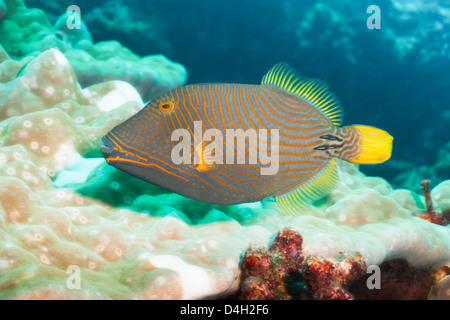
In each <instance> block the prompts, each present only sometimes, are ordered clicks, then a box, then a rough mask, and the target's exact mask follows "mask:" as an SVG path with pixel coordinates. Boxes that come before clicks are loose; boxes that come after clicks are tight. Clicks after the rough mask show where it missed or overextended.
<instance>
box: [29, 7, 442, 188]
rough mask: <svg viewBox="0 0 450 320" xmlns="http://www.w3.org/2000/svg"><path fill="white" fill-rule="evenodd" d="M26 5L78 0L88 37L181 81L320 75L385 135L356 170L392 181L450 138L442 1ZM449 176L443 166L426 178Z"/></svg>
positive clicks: (427, 160)
mask: <svg viewBox="0 0 450 320" xmlns="http://www.w3.org/2000/svg"><path fill="white" fill-rule="evenodd" d="M27 4H28V6H30V7H39V8H41V9H44V10H45V11H46V13H47V14H48V15H49V17H50V18H52V17H53V18H54V19H56V18H57V17H58V16H59V15H61V13H63V12H64V11H65V8H66V7H67V6H68V5H72V4H75V5H78V6H79V7H80V8H81V17H82V19H83V20H84V21H85V22H86V24H87V26H88V28H89V30H90V32H91V34H92V36H93V38H94V41H95V42H99V41H102V40H111V39H114V40H118V41H120V42H121V43H122V44H123V45H125V46H127V47H128V48H130V50H132V51H133V52H135V53H137V54H139V55H141V56H145V55H151V54H164V55H166V56H167V57H168V58H169V59H171V60H173V61H176V62H180V63H182V64H183V65H184V66H185V67H186V68H187V71H188V83H198V82H239V83H258V82H259V81H260V79H261V77H262V76H263V75H264V73H265V72H266V71H267V70H268V69H269V68H270V67H272V66H273V65H274V64H275V63H277V62H279V61H285V62H287V63H289V64H290V65H292V66H293V67H294V68H295V69H296V70H297V71H298V72H299V73H300V74H302V75H304V76H308V77H313V78H320V79H322V80H324V81H326V82H327V83H328V84H329V85H330V88H331V90H332V91H334V92H335V93H336V94H337V96H338V97H339V98H340V100H341V102H342V104H343V106H344V110H345V120H344V123H345V124H353V123H361V124H368V125H373V126H377V127H380V128H382V129H385V130H387V131H389V132H390V133H391V134H392V135H393V136H394V138H395V140H394V150H393V156H392V160H391V161H388V162H387V163H386V164H383V165H377V166H373V167H372V166H371V167H368V166H363V168H362V170H363V171H364V172H366V173H369V174H374V175H379V176H382V177H384V178H386V179H388V180H390V181H391V182H392V181H394V180H395V177H396V176H397V175H399V174H401V173H402V170H406V169H408V170H411V169H412V170H414V169H415V168H419V167H420V166H425V167H432V166H433V165H434V164H435V162H436V160H437V157H438V153H439V150H440V149H441V148H442V147H443V145H444V144H445V143H447V142H448V141H450V138H449V130H448V129H449V128H450V115H449V116H448V118H447V120H445V119H444V120H443V119H442V118H443V116H444V113H445V111H449V110H450V72H449V70H450V46H449V40H450V1H438V0H435V1H407V0H392V1H387V0H385V1H353V0H346V1H345V0H333V1H300V0H264V1H262V0H227V1H211V0H209V1H206V0H205V1H196V0H193V1H181V0H178V1H177V0H164V1H162V0H160V1H152V0H128V1H95V2H93V1H87V0H85V1H74V0H68V1H66V0H62V1H58V2H48V1H44V0H33V1H27ZM374 4H375V5H378V7H379V8H380V18H381V20H380V27H381V28H380V29H368V27H367V23H366V22H367V19H368V18H369V17H370V16H371V14H368V13H367V12H366V10H367V8H368V6H369V5H374ZM146 24H147V28H145V27H144V26H145V25H146ZM143 25H144V26H143ZM148 26H151V27H150V28H149V27H148ZM149 30H151V31H150V32H149ZM396 163H397V164H398V163H402V165H401V166H400V167H399V166H398V165H395V164H396ZM405 168H406V169H405ZM417 170H419V169H417ZM449 178H450V172H446V171H444V172H443V173H441V175H440V176H438V177H437V178H436V179H437V180H438V181H433V182H434V183H438V182H439V181H440V180H444V179H449ZM436 179H435V180H436ZM396 181H397V182H396V183H397V184H401V183H402V181H401V179H400V180H399V179H397V180H396ZM419 184H420V181H417V186H419ZM400 186H401V185H400ZM409 187H411V186H409Z"/></svg>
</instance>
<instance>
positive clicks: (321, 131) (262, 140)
mask: <svg viewBox="0 0 450 320" xmlns="http://www.w3.org/2000/svg"><path fill="white" fill-rule="evenodd" d="M342 121H343V110H342V107H341V105H340V102H339V100H338V99H337V97H336V96H335V94H334V93H332V92H330V91H328V85H327V84H326V83H324V82H323V81H321V80H317V79H310V78H305V77H302V76H301V75H299V74H298V73H297V72H296V71H295V70H293V69H292V68H291V67H289V66H288V65H287V64H286V63H279V64H277V65H275V66H274V67H273V68H272V69H270V70H269V72H268V73H267V74H266V75H265V76H264V77H263V79H262V83H261V84H260V85H246V84H194V85H187V86H182V87H179V88H177V89H174V90H171V91H168V92H166V93H164V94H162V95H161V96H159V97H157V98H155V99H154V100H152V101H151V102H149V103H148V104H147V105H146V106H145V107H144V108H143V109H142V110H141V111H139V112H138V113H137V114H135V115H134V116H132V117H131V118H130V119H128V120H127V121H125V122H123V123H122V124H120V125H118V126H116V127H115V128H114V129H113V130H111V131H110V132H109V133H108V134H107V135H106V136H105V137H103V143H104V145H102V147H101V150H102V152H103V155H104V156H105V158H106V160H107V162H108V163H109V164H110V165H113V166H115V167H117V168H118V169H120V170H123V171H125V172H127V173H129V174H131V175H133V176H136V177H138V178H140V179H142V180H145V181H147V182H150V183H153V184H155V185H158V186H161V187H163V188H166V189H169V190H171V191H173V192H176V193H178V194H181V195H183V196H186V197H189V198H192V199H196V200H199V201H203V202H207V203H213V204H221V205H231V204H237V203H242V202H252V201H259V200H262V199H264V198H266V197H268V196H275V197H276V201H277V203H278V204H279V205H280V206H281V207H282V208H284V209H285V210H286V211H288V212H290V213H296V212H298V210H299V209H300V208H301V207H302V206H304V205H305V204H307V203H310V202H312V201H314V200H317V199H320V198H322V197H323V196H325V195H326V194H327V193H328V192H329V191H330V190H331V189H332V188H333V187H334V185H335V183H336V181H337V179H338V169H337V165H336V160H335V158H340V159H343V160H346V161H349V162H353V163H367V164H369V163H381V162H383V161H386V160H387V159H389V158H390V156H391V151H392V140H393V138H392V136H390V135H389V134H388V133H387V132H385V131H383V130H381V129H377V128H374V127H370V126H363V125H352V126H344V127H341V124H342Z"/></svg>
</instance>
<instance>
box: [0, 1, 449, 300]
mask: <svg viewBox="0 0 450 320" xmlns="http://www.w3.org/2000/svg"><path fill="white" fill-rule="evenodd" d="M4 3H5V6H2V4H3V2H2V1H0V8H6V10H3V12H6V15H4V17H3V20H2V22H1V24H0V44H2V46H3V47H0V164H1V167H0V298H1V299H200V298H211V297H220V296H224V295H229V294H234V293H236V292H237V290H238V289H239V284H240V282H239V278H240V269H239V264H240V259H241V257H242V254H243V252H245V250H246V249H247V248H249V247H250V248H254V249H252V250H251V251H249V252H248V253H247V254H245V255H244V256H245V257H246V258H245V261H247V262H249V261H251V259H252V257H256V258H257V259H259V257H262V258H263V259H261V260H257V259H256V260H255V261H254V262H255V263H254V264H253V266H252V268H251V270H253V271H251V272H250V271H245V272H246V273H243V277H242V278H243V279H244V278H251V277H254V276H253V275H254V274H257V277H258V278H253V280H257V281H250V280H247V281H246V282H245V283H246V284H245V286H248V287H249V288H250V289H251V290H253V291H252V292H253V293H252V294H254V297H273V298H288V297H298V296H305V295H309V296H310V297H311V298H351V297H350V294H353V292H352V291H351V289H350V291H348V290H349V289H348V287H347V286H348V285H349V283H350V282H351V281H352V279H353V278H355V277H357V276H358V275H359V274H360V272H361V270H362V269H363V267H362V266H363V262H362V260H361V257H363V258H364V261H365V264H366V266H371V265H381V264H382V263H384V262H386V261H389V260H392V259H403V260H405V261H407V262H408V264H409V267H410V268H416V269H420V270H422V269H426V268H429V267H430V268H436V267H439V266H441V267H442V266H443V265H445V264H448V263H449V262H450V250H449V248H450V227H449V226H448V225H447V226H442V225H437V224H434V223H430V222H429V221H426V220H424V219H421V218H418V217H415V216H413V213H414V212H417V211H418V210H423V209H424V208H425V204H426V201H425V198H424V197H423V196H421V195H419V194H416V193H414V192H412V191H410V190H406V189H393V188H392V187H391V186H390V185H389V183H387V182H386V181H385V180H383V179H381V178H377V177H370V176H366V175H364V174H363V173H361V172H360V170H359V168H358V167H357V166H355V165H352V164H349V163H345V162H341V161H339V163H338V166H339V171H340V180H339V182H338V185H337V187H336V189H334V190H333V191H332V192H331V193H330V194H329V195H328V196H327V197H325V198H323V199H321V200H319V201H316V202H315V203H314V206H308V207H305V209H304V210H302V211H301V212H298V215H296V216H286V215H283V214H282V212H280V210H279V209H278V208H277V207H276V204H275V202H274V201H273V200H272V199H267V200H265V201H263V202H257V203H248V204H242V205H237V206H230V207H221V206H212V205H208V204H204V203H199V202H196V201H193V200H189V199H186V198H183V197H181V196H179V195H175V194H173V193H170V192H168V191H166V190H162V189H160V188H158V187H156V186H152V185H149V184H145V183H143V182H142V181H139V180H137V179H134V178H132V177H130V176H128V175H126V174H123V173H121V172H119V171H118V170H116V169H114V168H111V167H108V166H107V165H106V164H105V161H104V159H103V158H101V155H100V152H99V146H100V144H101V141H100V138H101V136H102V135H103V134H104V133H106V132H107V131H109V130H110V129H111V128H112V127H113V126H115V125H116V124H118V123H120V122H122V121H123V120H125V119H126V118H128V117H129V116H130V115H132V114H134V113H135V112H137V111H138V110H139V109H140V108H142V106H143V104H142V99H141V97H140V95H139V93H138V91H137V90H136V89H135V88H134V87H133V86H132V85H130V83H132V84H133V85H134V86H136V87H137V88H138V89H139V88H140V87H141V86H142V88H144V87H145V89H144V91H145V90H150V91H148V92H150V93H147V94H144V93H142V92H141V94H142V95H143V96H146V95H149V96H151V95H153V94H156V92H157V91H158V90H159V89H161V90H162V89H163V88H165V87H167V86H169V87H171V86H175V85H177V84H179V83H180V82H182V81H180V77H181V78H184V76H185V71H184V68H181V67H180V68H177V67H174V70H175V71H174V73H171V72H169V71H168V69H170V68H171V67H170V66H173V64H172V63H169V66H167V65H166V64H165V63H166V60H164V59H162V58H161V59H157V58H156V57H153V58H149V59H150V60H151V61H152V62H151V63H154V64H155V65H154V66H152V67H151V68H149V69H148V70H153V71H142V70H146V68H145V67H142V68H141V67H140V66H141V64H142V63H144V62H145V61H147V60H146V58H143V59H141V58H139V57H137V56H134V55H133V54H131V53H130V52H129V51H127V50H126V49H125V48H123V47H121V46H119V44H117V43H115V44H114V43H103V44H102V43H98V44H92V43H91V42H90V41H89V39H85V37H87V35H86V34H84V35H83V34H81V35H76V36H74V38H71V37H68V38H66V41H67V42H64V40H63V39H62V38H61V37H60V36H58V35H57V34H56V31H55V30H56V29H55V28H54V27H53V26H51V25H50V23H49V22H48V20H46V18H45V16H44V15H43V13H42V12H41V11H40V10H36V9H35V10H30V9H27V8H26V7H25V6H24V5H23V1H21V0H15V1H12V0H5V1H4ZM0 17H1V15H0ZM57 31H58V32H59V34H60V33H61V32H64V31H63V30H61V28H59V29H58V30H57ZM14 37H15V38H14ZM77 37H78V38H77ZM79 37H81V38H82V39H81V40H72V39H79ZM13 38H14V39H15V40H14V39H13ZM13 40H14V41H13ZM72 42H76V43H75V44H73V43H72ZM49 47H51V48H49ZM113 55H119V58H118V60H117V64H113V61H112V59H113V58H112V56H113ZM92 57H95V58H92ZM103 57H104V59H103ZM91 58H92V61H94V62H93V64H92V65H90V66H91V68H90V69H85V70H84V71H82V72H80V71H77V70H83V68H84V67H85V66H88V65H89V61H91V60H89V59H91ZM122 58H123V60H122ZM77 59H80V60H77ZM127 61H130V62H131V65H127V64H126V63H127ZM151 63H150V61H147V62H145V65H150V64H151ZM116 65H117V66H120V67H122V69H120V68H117V69H116V70H118V71H116V72H117V73H118V74H119V73H120V74H119V76H120V78H121V79H122V80H125V79H127V77H128V78H129V79H133V78H134V77H137V78H140V77H141V81H137V82H133V81H132V80H129V83H126V82H124V81H119V80H115V81H107V82H105V77H103V76H102V73H103V72H106V71H104V70H103V69H105V68H107V67H108V68H111V69H114V68H115V67H111V66H116ZM96 66H101V67H99V69H97V67H96ZM128 67H129V68H131V69H132V70H128ZM160 67H161V68H162V69H161V70H165V71H161V72H162V73H164V76H163V75H160V74H159V71H158V72H157V71H155V70H160V69H158V68H160ZM138 69H139V70H140V71H139V72H143V73H142V74H144V76H142V74H138V73H137V72H138V71H136V70H138ZM176 70H178V71H176ZM128 71H129V72H131V74H128V75H127V74H126V72H128ZM166 71H167V72H166ZM89 72H92V74H93V76H92V78H89V77H88V75H89ZM111 72H113V71H111ZM85 74H87V78H85V79H84V80H83V81H85V82H88V81H93V82H95V84H92V85H89V86H87V85H86V84H83V83H81V84H80V79H81V78H83V77H84V76H86V75H85ZM150 74H151V75H152V76H150ZM181 74H182V75H183V76H180V75H181ZM153 76H155V77H153ZM160 76H161V77H160ZM86 79H91V80H86ZM155 79H157V80H155ZM164 79H166V80H164ZM182 80H183V79H182ZM158 88H159V89H158ZM152 90H155V91H152ZM449 188H450V181H449V180H447V181H444V182H442V183H439V184H438V185H437V186H435V187H434V188H433V189H432V190H431V191H430V196H431V199H432V200H433V208H434V210H441V211H442V212H446V210H449V208H450V191H449ZM280 230H284V231H282V232H281V233H279V231H280ZM277 233H279V236H278V237H276V238H275V240H273V241H271V239H272V236H273V235H274V234H277ZM299 235H301V237H300V236H299ZM269 243H271V244H270V249H268V250H265V249H257V248H267V247H269V245H268V244H269ZM341 252H359V254H360V255H356V254H355V255H352V256H351V257H349V256H343V255H340V253H341ZM308 257H309V258H308ZM270 259H273V260H272V261H270ZM304 259H306V260H305V261H306V262H308V264H306V262H305V261H303V260H304ZM264 261H265V262H264ZM302 261H303V262H302ZM242 263H244V262H242ZM275 264H276V268H275V267H274V265H275ZM300 264H301V266H300ZM267 265H269V266H272V267H274V268H272V269H271V270H282V271H281V272H279V271H276V273H273V272H274V271H271V272H272V273H271V274H270V276H271V278H272V279H273V278H276V279H279V282H278V284H276V285H275V286H274V284H273V283H268V282H267V281H266V280H265V278H264V277H266V276H267V275H261V274H260V273H261V270H263V269H264V268H267ZM328 266H330V268H331V267H333V272H328V273H325V272H322V271H321V270H323V268H328ZM277 268H281V269H277ZM395 268H397V269H398V270H404V269H401V268H402V264H399V265H396V267H395ZM249 270H250V269H249ZM293 270H301V272H292V271H293ZM439 270H441V273H442V276H437V273H434V275H435V276H434V279H435V280H433V281H430V282H427V283H429V284H430V285H434V286H435V287H434V288H435V290H434V291H433V292H432V293H430V297H440V298H442V297H445V292H446V291H445V290H446V288H448V276H445V274H446V272H445V269H443V268H441V269H439ZM313 274H317V277H312V275H313ZM302 275H303V278H302ZM395 277H397V275H395ZM312 278H314V279H312ZM362 278H363V277H360V279H362ZM258 279H262V280H264V281H262V280H258ZM286 280H287V281H286ZM438 280H439V281H438ZM258 281H259V282H258ZM283 281H284V282H283ZM357 281H358V280H354V282H353V283H355V282H357ZM416 281H417V280H416V277H414V276H412V277H409V278H405V280H404V282H405V283H409V284H411V285H417V284H416ZM301 283H303V284H304V285H299V284H301ZM325 283H326V284H327V285H326V286H325V285H322V284H325ZM318 287H321V289H320V290H319V289H318ZM274 288H278V289H276V290H275V289H274ZM313 288H316V289H317V290H316V289H313ZM322 289H324V290H325V291H321V290H322ZM296 290H297V291H296ZM442 290H444V291H442ZM421 292H423V294H422V293H421V297H422V296H423V295H425V291H422V290H421ZM355 297H356V298H358V296H357V295H356V296H355ZM411 297H412V296H411ZM414 297H415V296H414Z"/></svg>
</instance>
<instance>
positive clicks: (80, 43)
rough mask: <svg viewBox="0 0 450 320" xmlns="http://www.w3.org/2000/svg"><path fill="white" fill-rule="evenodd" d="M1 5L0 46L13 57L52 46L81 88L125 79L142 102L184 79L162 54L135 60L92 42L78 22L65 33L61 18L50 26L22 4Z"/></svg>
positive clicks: (114, 46)
mask: <svg viewBox="0 0 450 320" xmlns="http://www.w3.org/2000/svg"><path fill="white" fill-rule="evenodd" d="M5 3H6V7H7V9H8V10H7V14H6V17H5V19H4V20H3V21H2V24H0V44H1V45H3V47H4V48H5V49H6V51H7V52H8V53H9V55H10V56H12V57H14V58H23V57H25V56H27V55H33V56H36V55H38V54H39V53H41V52H43V51H45V50H47V49H50V48H57V49H59V50H60V51H61V52H62V53H63V54H64V55H65V56H66V58H67V59H68V60H69V62H70V64H71V65H72V67H73V69H74V71H75V74H76V75H77V78H78V81H79V82H80V84H81V85H82V86H83V87H85V86H90V85H93V84H96V83H100V82H104V81H110V80H122V81H127V82H129V83H130V84H131V85H133V86H134V87H135V88H136V89H137V91H138V92H139V94H140V95H141V96H142V98H143V99H144V100H145V101H147V100H151V99H152V98H154V97H155V96H157V95H159V94H161V93H162V92H164V91H167V90H169V89H172V88H174V87H177V86H180V85H182V84H183V83H184V82H185V81H186V70H185V69H184V67H183V66H182V65H180V64H177V63H174V62H172V61H170V60H168V59H167V58H166V57H164V56H162V55H154V56H146V57H144V58H141V57H139V56H138V55H136V54H134V53H132V52H131V51H130V50H128V49H127V48H125V47H123V46H122V45H121V44H120V43H118V42H117V41H105V42H100V43H97V44H93V43H92V39H91V37H90V34H89V31H88V30H87V28H86V27H85V25H84V23H82V26H83V28H81V29H76V28H75V29H71V30H69V29H67V27H66V25H65V23H64V19H65V18H67V14H64V15H63V16H62V17H61V18H60V19H59V20H58V21H57V22H56V25H55V27H53V26H52V25H51V23H50V22H49V21H48V19H47V17H46V16H45V14H44V12H43V11H41V10H39V9H28V8H27V7H26V6H25V4H24V3H23V0H6V2H5Z"/></svg>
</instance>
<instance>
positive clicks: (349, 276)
mask: <svg viewBox="0 0 450 320" xmlns="http://www.w3.org/2000/svg"><path fill="white" fill-rule="evenodd" d="M365 269H366V263H365V261H364V258H363V257H362V256H361V255H360V254H359V253H356V254H354V255H353V254H349V253H340V254H339V255H338V256H337V257H335V258H331V259H327V258H322V257H318V256H310V257H308V259H306V261H305V262H304V263H303V267H302V272H303V276H304V278H305V280H306V283H307V286H308V290H309V297H310V298H311V299H314V300H352V299H353V296H352V295H351V294H350V293H349V292H348V291H347V290H346V289H345V288H346V287H348V286H349V284H350V283H351V282H352V281H353V280H355V279H358V278H359V277H361V276H362V275H363V273H364V270H365Z"/></svg>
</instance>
